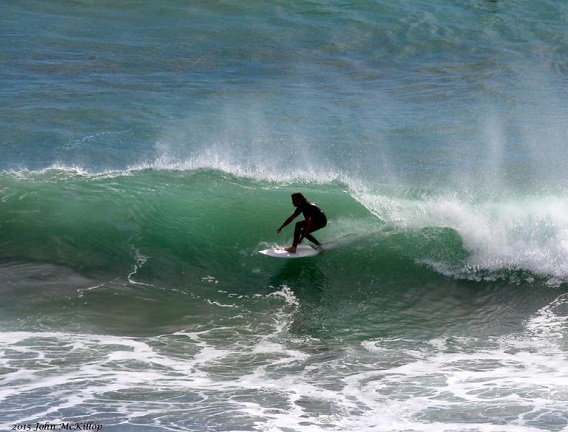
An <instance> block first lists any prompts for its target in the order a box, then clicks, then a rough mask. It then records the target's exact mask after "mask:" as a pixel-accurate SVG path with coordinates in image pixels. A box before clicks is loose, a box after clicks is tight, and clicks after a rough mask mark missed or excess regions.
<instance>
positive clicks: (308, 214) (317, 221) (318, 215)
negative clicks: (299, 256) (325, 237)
mask: <svg viewBox="0 0 568 432" xmlns="http://www.w3.org/2000/svg"><path fill="white" fill-rule="evenodd" d="M300 213H302V214H303V215H304V217H305V218H306V219H308V218H310V219H311V220H312V224H311V226H310V232H309V233H303V232H302V231H303V229H304V226H305V225H306V221H305V220H303V221H300V222H297V223H296V228H295V229H294V243H293V244H292V246H294V247H296V246H298V240H299V239H300V235H302V236H303V237H304V238H307V239H308V240H309V241H311V242H312V243H314V244H316V245H318V246H319V244H320V243H319V241H317V240H316V238H315V237H314V236H312V235H311V234H310V233H313V232H314V231H317V230H319V229H321V228H323V227H324V226H326V225H327V218H326V217H325V213H324V212H323V211H322V209H320V208H319V207H318V206H317V205H315V204H314V203H311V202H309V201H304V202H303V203H302V204H300V205H299V206H298V207H296V211H295V212H294V216H299V215H300Z"/></svg>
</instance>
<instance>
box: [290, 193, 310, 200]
mask: <svg viewBox="0 0 568 432" xmlns="http://www.w3.org/2000/svg"><path fill="white" fill-rule="evenodd" d="M292 199H295V200H298V201H302V202H304V201H307V199H306V197H305V196H304V195H302V194H301V193H300V192H296V193H293V194H292Z"/></svg>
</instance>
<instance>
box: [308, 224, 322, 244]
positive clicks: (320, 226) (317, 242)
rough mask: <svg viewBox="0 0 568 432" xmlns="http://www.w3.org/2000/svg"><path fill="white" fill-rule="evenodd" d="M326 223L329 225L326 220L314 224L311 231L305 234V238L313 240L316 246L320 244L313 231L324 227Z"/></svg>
mask: <svg viewBox="0 0 568 432" xmlns="http://www.w3.org/2000/svg"><path fill="white" fill-rule="evenodd" d="M326 225H327V223H326V222H320V223H318V224H315V225H313V226H312V230H311V231H310V232H309V233H307V234H304V238H307V239H308V240H309V241H311V242H312V243H313V244H315V245H316V246H320V242H319V241H318V240H317V239H316V238H315V237H314V236H313V235H312V234H311V233H313V232H315V231H317V230H319V229H322V228H323V227H324V226H326Z"/></svg>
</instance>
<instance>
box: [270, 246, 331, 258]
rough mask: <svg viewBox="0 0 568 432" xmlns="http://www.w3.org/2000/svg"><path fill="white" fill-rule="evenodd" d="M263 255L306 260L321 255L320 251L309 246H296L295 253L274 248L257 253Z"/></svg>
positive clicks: (281, 248)
mask: <svg viewBox="0 0 568 432" xmlns="http://www.w3.org/2000/svg"><path fill="white" fill-rule="evenodd" d="M259 252H260V253H261V254H263V255H268V256H270V257H274V258H307V257H313V256H316V255H318V254H319V253H321V250H318V249H314V248H313V247H311V246H302V245H300V246H298V247H297V248H296V252H295V253H292V252H288V251H287V250H285V249H284V247H275V248H270V249H264V250H261V251H259Z"/></svg>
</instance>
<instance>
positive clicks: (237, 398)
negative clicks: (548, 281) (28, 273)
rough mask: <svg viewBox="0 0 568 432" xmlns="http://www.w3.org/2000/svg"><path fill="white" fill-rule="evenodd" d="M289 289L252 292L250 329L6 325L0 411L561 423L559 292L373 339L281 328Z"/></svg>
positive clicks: (268, 422) (194, 423)
mask: <svg viewBox="0 0 568 432" xmlns="http://www.w3.org/2000/svg"><path fill="white" fill-rule="evenodd" d="M291 296H292V294H290V293H289V292H288V290H287V289H286V288H284V289H282V290H277V291H275V293H274V294H270V295H268V296H262V297H254V299H255V301H261V302H267V301H268V302H270V303H271V304H273V305H274V302H277V304H278V302H279V304H280V306H277V307H276V309H273V310H272V312H271V314H265V313H264V312H259V314H258V315H257V316H256V317H252V318H253V319H252V320H251V321H250V323H249V325H248V326H245V327H233V326H216V327H211V328H209V329H204V330H197V331H179V332H176V333H173V334H170V335H162V336H156V337H148V338H130V337H121V336H110V335H88V334H71V333H64V332H4V333H1V334H0V348H1V351H0V352H1V353H2V354H1V356H0V365H1V366H2V368H3V371H4V372H3V377H2V381H1V382H2V386H1V387H0V403H2V406H3V414H2V416H1V417H0V418H1V421H0V423H1V425H2V427H4V428H9V427H11V425H13V424H28V423H33V424H35V422H40V423H43V422H46V421H49V422H51V423H61V422H69V421H91V422H94V423H95V424H101V425H103V426H104V427H105V429H107V430H120V427H121V426H120V425H121V424H129V425H131V426H135V425H139V426H150V427H155V428H156V429H158V430H160V429H163V430H170V429H173V428H175V429H177V430H187V431H193V430H204V429H207V428H209V429H213V430H258V431H285V430H294V431H306V430H308V431H318V432H319V431H326V430H330V429H332V430H346V431H351V430H352V431H355V430H357V431H376V430H391V431H439V430H448V431H449V430H472V431H534V432H536V431H540V430H544V429H548V430H562V428H564V427H566V426H567V424H566V419H565V416H564V413H565V406H566V403H567V402H568V392H566V388H568V381H567V377H568V366H567V365H566V361H565V355H564V351H563V349H562V347H561V346H560V344H561V343H562V335H563V334H564V333H565V331H566V304H567V302H566V296H563V295H562V296H559V297H558V298H557V299H556V300H555V301H553V302H552V303H551V304H550V305H548V306H545V307H544V308H542V309H541V310H540V311H538V312H537V313H536V314H535V315H534V316H532V317H531V318H530V319H529V320H528V321H527V324H526V329H525V331H523V332H520V333H515V334H510V335H504V336H498V337H489V338H484V339H478V338H473V337H452V336H448V337H440V338H436V339H432V340H429V341H428V340H424V341H416V340H413V339H409V338H397V337H378V338H374V339H368V340H365V341H362V342H361V343H360V345H357V344H348V345H344V347H343V348H339V347H338V346H335V345H334V344H333V343H329V342H325V341H321V340H317V339H311V338H310V339H306V338H302V337H298V336H294V335H293V334H292V333H290V325H291V324H292V323H293V321H294V320H295V316H296V312H297V311H298V310H299V309H298V308H299V307H301V306H300V305H299V304H298V303H297V302H296V301H292V300H290V298H291ZM250 300H252V298H251V299H249V301H250ZM269 315H270V316H269Z"/></svg>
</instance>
